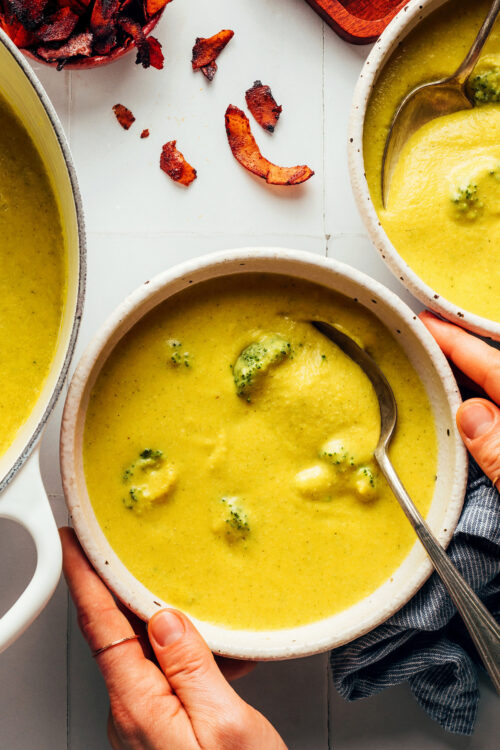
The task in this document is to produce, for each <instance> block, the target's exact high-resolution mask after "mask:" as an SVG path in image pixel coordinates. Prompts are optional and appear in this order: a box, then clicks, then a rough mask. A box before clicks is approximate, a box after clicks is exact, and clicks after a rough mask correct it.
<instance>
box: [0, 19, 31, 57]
mask: <svg viewBox="0 0 500 750" xmlns="http://www.w3.org/2000/svg"><path fill="white" fill-rule="evenodd" d="M0 29H3V30H4V31H5V33H6V34H7V36H9V37H10V39H12V41H13V42H14V44H15V45H16V47H19V48H20V49H24V48H26V47H31V45H33V44H36V42H37V38H36V36H35V34H34V33H33V32H32V31H28V30H27V29H25V28H24V26H23V25H22V23H21V21H19V20H18V19H17V18H16V17H15V16H14V15H13V14H9V18H7V17H6V16H3V15H2V13H0Z"/></svg>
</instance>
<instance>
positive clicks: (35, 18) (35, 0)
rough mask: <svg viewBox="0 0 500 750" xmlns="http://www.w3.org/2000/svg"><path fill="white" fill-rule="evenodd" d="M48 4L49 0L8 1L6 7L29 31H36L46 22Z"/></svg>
mask: <svg viewBox="0 0 500 750" xmlns="http://www.w3.org/2000/svg"><path fill="white" fill-rule="evenodd" d="M47 2H48V0H6V7H7V10H10V12H11V13H12V14H13V15H15V17H16V18H17V20H18V21H20V22H21V23H22V25H23V26H24V28H25V29H26V30H27V31H34V30H35V29H36V27H37V26H39V25H40V24H41V23H42V21H43V20H44V11H45V6H46V5H47Z"/></svg>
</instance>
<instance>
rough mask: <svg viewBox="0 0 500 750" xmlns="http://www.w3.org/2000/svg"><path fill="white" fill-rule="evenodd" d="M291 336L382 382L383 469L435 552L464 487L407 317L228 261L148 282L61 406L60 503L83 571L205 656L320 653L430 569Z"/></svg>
mask: <svg viewBox="0 0 500 750" xmlns="http://www.w3.org/2000/svg"><path fill="white" fill-rule="evenodd" d="M312 319H323V320H326V321H327V322H330V323H332V324H334V325H337V326H339V328H340V329H341V330H343V331H347V332H348V333H349V335H351V336H352V337H353V338H355V340H357V341H359V342H360V344H361V345H362V346H364V347H365V348H366V350H367V351H369V352H370V354H371V355H372V356H373V357H374V358H375V359H376V361H377V362H378V363H379V364H380V366H381V367H382V369H383V371H384V372H385V374H386V376H387V377H388V379H389V381H390V382H391V385H392V387H393V388H394V391H395V394H396V399H397V402H398V409H399V422H398V432H397V435H396V437H395V439H394V442H393V444H392V447H391V456H392V460H393V461H394V463H395V465H396V467H397V470H398V471H399V472H400V474H401V476H402V478H403V481H404V482H405V484H406V486H407V487H408V490H409V491H410V494H411V495H412V497H413V498H414V499H415V501H416V502H417V505H418V506H419V508H420V509H421V511H422V513H423V514H424V515H425V516H426V517H427V519H428V521H429V523H430V525H431V527H432V528H433V530H434V532H435V533H436V535H437V536H438V537H439V539H440V540H441V542H442V543H443V544H446V543H447V542H448V541H449V539H450V538H451V534H452V532H453V529H454V527H455V525H456V523H457V520H458V517H459V514H460V510H461V507H462V502H463V496H464V490H465V483H466V473H467V459H466V453H465V450H464V448H463V445H462V443H461V441H460V437H459V435H458V434H457V430H456V427H455V412H456V409H457V407H458V405H459V403H460V397H459V392H458V390H457V386H456V383H455V381H454V378H453V375H452V373H451V371H450V369H449V366H448V364H447V362H446V359H445V358H444V357H443V355H442V353H441V352H440V350H439V349H438V347H437V345H436V344H435V342H434V341H433V339H432V337H431V336H430V334H429V333H428V332H427V331H426V329H425V327H424V326H423V324H422V323H421V322H420V321H419V320H418V318H417V317H416V316H415V315H414V313H413V312H412V311H411V310H410V309H409V308H408V307H407V306H406V305H404V304H403V303H402V302H401V300H399V298H397V297H396V296H395V295H394V294H392V293H391V292H390V291H388V290H387V289H386V288H384V287H383V286H381V285H380V284H379V283H377V282H375V281H373V280H371V279H369V278H368V277H366V276H364V275H363V274H361V273H360V272H359V271H356V270H354V269H352V268H350V267H348V266H344V265H342V264H340V263H336V262H333V261H332V260H328V259H324V258H319V257H317V256H314V255H311V254H308V253H302V252H297V251H293V250H285V249H281V248H280V249H276V248H268V249H254V248H250V249H246V250H239V251H226V252H223V253H218V254H215V255H209V256H206V257H203V258H200V259H197V260H195V261H192V262H189V263H186V264H183V265H181V266H178V267H176V268H173V269H171V270H168V271H166V272H165V273H163V274H161V275H160V276H158V277H156V278H155V279H152V280H151V281H149V282H147V283H146V284H144V285H143V286H141V287H140V288H139V289H137V290H136V292H134V293H133V294H132V295H131V296H130V297H128V298H127V299H126V300H125V301H124V302H123V303H122V304H121V305H120V306H119V307H118V308H117V310H116V311H115V313H114V314H113V315H112V316H111V318H110V319H109V320H108V321H107V322H106V323H105V325H104V326H103V328H101V330H100V331H99V332H98V333H97V335H96V337H95V338H94V340H93V341H92V343H91V344H90V346H89V348H88V349H87V351H86V352H85V354H84V355H83V357H82V360H81V361H80V364H79V366H78V368H77V370H76V372H75V375H74V377H73V380H72V383H71V386H70V389H69V393H68V398H67V401H66V405H65V410H64V416H63V424H62V433H61V469H62V477H63V486H64V491H65V495H66V500H67V503H68V508H69V511H70V513H71V518H72V521H73V524H74V527H75V530H76V532H77V534H78V537H79V539H80V542H81V544H82V546H83V548H84V549H85V551H86V553H87V555H88V556H89V558H90V560H91V562H92V564H93V565H94V566H95V568H96V570H97V571H98V573H99V574H100V575H101V576H102V578H103V579H104V580H105V582H106V583H107V585H108V586H109V587H110V588H111V590H112V591H113V592H114V593H115V594H116V595H117V596H118V597H119V598H120V599H121V600H122V601H123V602H124V604H125V605H126V606H127V607H129V608H130V609H132V610H133V611H134V612H135V613H137V614H138V615H139V616H140V617H141V618H143V619H145V620H147V619H149V618H150V617H151V616H152V614H153V613H154V612H156V611H158V610H159V609H160V608H161V607H164V606H173V607H178V608H180V609H182V610H183V611H184V612H186V613H187V614H188V615H189V616H190V617H191V618H192V620H193V622H194V623H195V624H196V626H197V627H198V628H199V629H200V631H201V633H202V634H203V636H204V637H205V638H206V640H207V642H208V643H209V645H210V647H211V648H212V649H213V650H214V651H215V652H216V653H219V654H225V655H228V656H232V657H239V658H252V659H278V658H288V657H295V656H303V655H306V654H311V653H316V652H318V651H322V650H326V649H329V648H332V647H334V646H336V645H340V644H341V643H345V642H347V641H349V640H351V639H353V638H355V637H357V636H359V635H360V634H361V633H363V632H366V631H368V630H370V629H371V628H373V627H374V626H375V625H377V624H378V623H380V622H382V621H383V620H384V619H386V618H387V617H389V616H390V614H392V613H393V612H394V611H396V610H397V609H398V608H399V607H401V606H402V605H403V604H404V603H405V602H406V601H407V600H408V599H409V598H410V597H411V596H412V594H414V593H415V592H416V590H417V589H418V588H419V586H421V585H422V583H423V582H424V580H426V578H427V577H428V575H429V574H430V572H431V566H430V562H429V560H428V558H427V557H426V555H425V553H424V551H423V549H422V547H421V546H420V545H419V544H418V543H417V542H416V541H415V536H414V533H413V531H412V529H411V527H410V525H409V524H408V522H407V521H406V519H405V516H404V514H403V512H402V511H401V509H400V508H399V506H398V504H397V502H396V500H395V498H394V497H393V496H392V494H391V492H390V490H389V488H388V486H387V485H386V483H385V480H384V479H383V477H382V476H381V475H380V472H379V471H378V469H377V466H376V465H375V463H374V461H373V450H374V448H375V445H376V442H377V439H378V430H379V427H380V416H379V411H378V404H377V401H376V399H375V395H374V392H373V389H372V387H371V385H370V383H369V382H368V380H367V378H366V376H365V375H364V373H362V371H361V370H360V369H359V367H357V366H356V365H355V364H354V363H353V362H352V361H351V360H350V359H349V358H348V357H347V356H346V355H344V354H343V353H342V352H341V351H340V350H339V349H338V348H337V347H335V346H334V345H333V344H332V343H331V342H330V341H328V340H327V339H326V338H324V337H323V336H322V335H321V334H320V333H319V332H318V331H317V330H315V329H314V328H313V327H312V326H311V324H310V320H312Z"/></svg>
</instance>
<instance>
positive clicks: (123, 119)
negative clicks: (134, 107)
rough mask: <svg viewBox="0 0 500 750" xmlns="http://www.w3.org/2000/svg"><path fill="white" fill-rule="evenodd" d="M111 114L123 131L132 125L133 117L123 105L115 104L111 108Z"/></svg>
mask: <svg viewBox="0 0 500 750" xmlns="http://www.w3.org/2000/svg"><path fill="white" fill-rule="evenodd" d="M113 112H114V113H115V115H116V119H117V120H118V122H119V123H120V125H121V126H122V128H123V129H124V130H128V129H129V127H130V126H131V125H132V123H133V122H135V117H134V115H133V114H132V112H131V111H130V110H129V109H127V107H125V106H124V105H123V104H115V105H114V107H113Z"/></svg>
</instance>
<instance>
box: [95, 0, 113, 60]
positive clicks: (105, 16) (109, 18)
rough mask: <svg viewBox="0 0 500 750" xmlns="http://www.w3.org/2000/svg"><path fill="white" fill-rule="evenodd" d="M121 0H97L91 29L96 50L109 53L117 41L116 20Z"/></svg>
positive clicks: (102, 53)
mask: <svg viewBox="0 0 500 750" xmlns="http://www.w3.org/2000/svg"><path fill="white" fill-rule="evenodd" d="M119 9H120V0H95V3H94V7H93V8H92V14H91V16H90V31H91V32H92V34H93V35H94V51H95V52H96V53H97V54H98V55H108V54H109V53H110V52H111V50H112V49H113V47H114V46H115V45H116V43H117V39H116V21H117V16H118V11H119Z"/></svg>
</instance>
